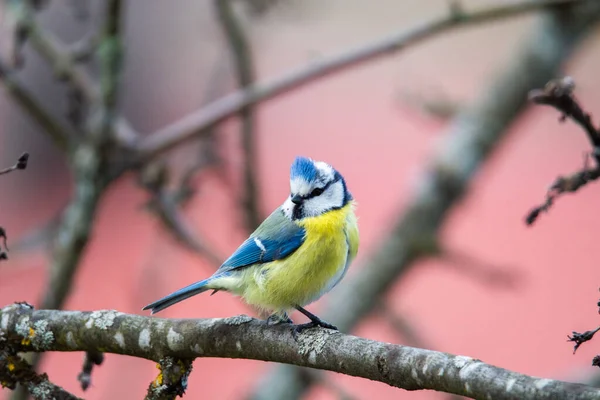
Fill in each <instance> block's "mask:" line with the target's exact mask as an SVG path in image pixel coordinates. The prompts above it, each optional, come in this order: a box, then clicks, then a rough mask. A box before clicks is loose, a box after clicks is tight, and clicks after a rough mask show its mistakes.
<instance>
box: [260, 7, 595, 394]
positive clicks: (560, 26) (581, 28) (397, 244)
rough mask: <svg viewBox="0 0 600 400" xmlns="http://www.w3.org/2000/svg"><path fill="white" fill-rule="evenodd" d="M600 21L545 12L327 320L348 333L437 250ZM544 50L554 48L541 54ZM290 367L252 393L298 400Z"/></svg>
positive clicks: (432, 163) (578, 10)
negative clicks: (486, 168) (507, 140)
mask: <svg viewBox="0 0 600 400" xmlns="http://www.w3.org/2000/svg"><path fill="white" fill-rule="evenodd" d="M599 18H600V3H598V2H586V3H581V6H580V7H573V8H572V9H567V10H564V9H559V10H555V11H553V12H549V13H547V14H544V15H543V17H542V18H541V19H540V21H539V23H540V24H539V25H538V26H536V28H535V29H534V31H533V32H532V33H531V34H530V35H528V36H527V38H528V40H527V41H526V42H525V43H524V48H522V49H521V50H520V51H519V52H518V53H517V54H516V55H512V56H511V60H514V61H512V62H511V63H510V65H509V67H508V68H506V69H505V70H503V71H502V72H501V73H500V74H498V75H497V76H495V77H492V79H491V81H490V82H491V84H490V85H489V86H487V87H484V88H483V90H482V92H481V95H480V96H479V98H478V99H475V101H474V102H473V103H472V104H471V105H470V106H466V107H464V108H463V109H462V110H461V112H460V113H459V114H458V115H457V116H456V117H455V118H454V120H453V121H452V122H451V123H450V125H449V127H448V128H447V130H446V132H445V134H444V135H442V136H441V138H440V140H441V143H439V144H438V146H436V150H437V151H436V153H434V154H433V156H432V157H431V159H430V160H429V162H428V163H427V165H426V167H425V168H424V171H423V172H422V173H421V175H420V176H419V177H417V179H416V182H417V184H418V186H417V187H416V190H415V191H414V194H413V196H412V198H411V199H410V200H409V201H408V204H407V205H406V206H405V208H404V210H405V211H404V214H403V215H401V216H400V218H399V219H398V220H397V221H396V222H395V223H394V224H393V229H392V231H391V234H390V236H389V237H388V238H387V239H386V240H384V241H382V242H381V245H380V246H379V248H377V249H376V250H375V252H374V253H373V254H372V255H371V256H370V257H368V258H367V259H368V260H369V261H368V265H365V266H362V268H356V272H355V273H354V274H352V275H350V276H348V278H346V279H345V280H344V281H343V282H342V283H341V284H340V285H339V286H338V287H336V289H335V291H333V292H332V293H330V295H329V296H328V298H327V300H328V303H327V308H326V309H325V310H324V311H322V312H321V314H322V315H321V316H322V317H323V318H324V319H325V320H327V321H333V323H335V325H336V326H337V327H338V328H340V330H342V331H346V332H348V331H350V330H351V329H352V328H353V327H354V326H355V325H356V324H357V323H358V321H360V320H361V319H362V318H363V317H364V316H365V315H366V314H368V313H369V312H370V311H371V310H372V309H373V307H374V305H375V304H377V302H378V301H379V298H380V297H381V296H382V295H384V294H385V293H386V292H387V290H388V289H389V287H390V286H391V285H392V284H394V283H395V282H397V280H398V279H401V277H402V276H404V275H405V274H406V273H407V272H408V271H409V270H410V269H411V268H412V267H413V266H414V262H415V261H416V260H418V259H420V258H422V257H430V256H431V255H433V254H435V245H436V243H438V237H437V235H438V233H437V232H438V230H439V228H440V227H441V226H442V225H443V223H444V222H445V220H446V217H447V216H448V214H449V213H450V211H451V210H452V209H453V207H454V206H455V205H456V204H457V203H458V202H459V201H460V200H461V199H462V197H463V195H464V193H465V191H466V190H467V189H468V187H469V185H470V184H471V180H472V177H473V176H474V174H475V172H476V171H477V170H478V169H479V167H480V166H481V165H482V164H483V162H484V161H485V160H486V158H487V157H488V156H489V155H490V154H491V152H492V150H493V149H494V145H495V144H496V143H497V142H499V141H500V140H501V139H502V138H503V136H504V133H505V132H506V128H507V127H508V126H509V125H510V124H511V123H512V121H513V120H514V119H515V118H517V117H518V116H519V114H520V113H521V112H522V111H523V110H524V109H525V106H526V98H527V93H528V91H529V90H530V89H531V88H534V87H539V86H540V85H543V84H544V82H546V81H547V80H548V79H550V78H551V77H553V76H555V74H556V71H557V69H558V68H559V67H560V66H561V64H562V62H563V61H564V60H565V59H566V58H567V57H568V56H569V55H570V53H571V52H572V50H573V48H574V47H575V45H576V44H577V43H578V41H579V40H580V39H581V38H582V37H583V36H584V35H585V33H587V32H588V31H589V28H590V27H591V26H593V24H594V23H596V22H597V21H598V19H599ZM540 48H544V49H547V50H548V51H544V52H540V51H539V49H540ZM290 371H292V369H289V368H288V369H286V370H285V371H284V370H283V368H279V367H276V368H274V370H273V371H272V372H271V373H270V375H269V378H268V379H267V380H266V381H265V383H264V384H263V385H262V386H261V387H260V388H257V391H256V392H255V394H254V397H253V398H254V399H260V400H266V399H279V398H283V397H285V398H286V399H297V398H299V397H300V396H301V395H302V393H303V392H304V391H305V390H306V385H305V384H304V382H305V381H300V378H299V377H298V375H297V374H290ZM275 382H276V383H275ZM267 388H268V389H267Z"/></svg>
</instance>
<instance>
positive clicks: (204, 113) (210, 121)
mask: <svg viewBox="0 0 600 400" xmlns="http://www.w3.org/2000/svg"><path fill="white" fill-rule="evenodd" d="M593 2H594V0H521V1H517V2H513V3H511V4H508V5H507V4H503V5H499V6H494V7H489V8H486V9H484V10H481V11H474V12H470V13H466V12H464V11H460V12H453V13H447V14H446V15H443V16H441V17H437V18H433V19H431V20H430V21H426V22H424V23H421V24H418V25H417V26H415V27H412V28H409V29H406V30H402V31H400V32H397V33H395V34H392V35H390V36H388V37H385V38H383V39H380V40H378V41H375V42H373V43H369V44H366V45H363V46H359V47H357V48H355V49H351V50H347V51H345V52H342V53H340V54H336V55H332V56H329V57H324V58H323V59H322V60H320V61H318V62H315V63H313V64H312V65H309V66H306V67H301V68H299V69H297V70H295V71H291V72H289V73H287V74H285V75H283V76H281V77H278V78H275V79H273V80H271V81H268V82H265V83H257V84H254V85H252V86H250V87H248V88H247V89H245V90H240V91H238V92H236V93H232V94H230V95H228V96H225V97H223V98H222V99H220V100H217V101H216V102H214V103H212V104H210V105H208V106H206V107H203V108H202V109H200V110H198V111H196V112H193V113H192V114H189V115H187V116H186V117H183V118H181V119H179V120H177V121H176V122H174V123H172V124H170V125H167V126H165V127H164V128H162V129H160V130H158V131H156V132H154V133H152V134H150V135H148V136H147V137H145V138H143V139H141V140H140V141H139V142H138V143H137V144H135V145H133V148H132V150H134V151H137V152H138V155H139V157H140V159H141V161H143V160H147V159H150V158H152V157H153V156H155V155H157V154H160V153H163V152H165V151H167V150H170V149H172V148H173V147H175V146H177V145H178V144H180V143H182V142H184V141H187V140H189V139H190V138H193V137H195V136H197V135H201V134H202V132H203V131H204V130H205V129H207V128H210V127H211V126H214V125H216V124H218V123H219V122H221V121H223V120H225V119H227V118H229V117H231V116H233V115H235V114H236V113H238V112H240V110H242V109H244V108H245V107H248V106H250V105H253V104H256V103H258V102H262V101H266V100H269V99H272V98H274V97H276V96H279V95H282V94H284V93H287V92H289V91H291V90H292V89H296V88H298V87H299V86H302V85H305V84H307V83H312V82H315V81H317V80H318V79H320V78H324V77H326V76H329V75H332V74H334V73H336V72H339V71H341V70H344V69H348V68H350V67H354V66H357V65H360V64H362V63H364V62H367V61H373V60H375V59H377V58H378V57H382V56H385V55H391V54H395V53H397V52H399V51H401V50H404V49H406V48H408V47H410V46H413V45H415V44H417V43H420V42H421V41H423V40H425V39H428V38H431V37H434V36H436V35H437V34H440V33H443V32H447V31H449V30H452V29H457V28H459V27H463V26H467V25H475V24H480V23H483V22H488V21H490V20H499V19H504V18H509V17H515V16H518V15H521V14H523V13H527V12H531V11H535V10H539V9H541V8H546V7H549V6H552V5H568V4H576V3H577V4H579V3H593Z"/></svg>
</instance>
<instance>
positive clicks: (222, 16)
mask: <svg viewBox="0 0 600 400" xmlns="http://www.w3.org/2000/svg"><path fill="white" fill-rule="evenodd" d="M232 3H233V1H232V0H215V8H216V10H217V15H218V17H219V21H220V24H221V28H222V30H223V33H224V34H225V37H226V38H227V42H228V43H229V51H230V53H231V57H232V58H233V61H234V64H235V70H236V75H237V81H238V85H239V87H240V89H241V90H244V89H246V88H249V87H251V86H252V85H253V84H254V62H253V61H252V51H251V49H250V43H249V40H248V38H247V36H246V34H245V33H244V29H243V27H242V23H241V21H240V20H239V18H237V16H236V15H235V10H234V9H233V4H232ZM239 115H240V119H241V124H242V128H241V134H242V149H243V152H244V157H243V164H242V175H243V176H244V189H243V192H242V209H243V210H244V212H245V220H246V229H247V230H248V232H252V231H253V230H254V229H256V227H258V225H259V224H260V222H261V221H262V217H261V215H260V211H259V209H258V193H257V192H258V187H257V183H256V173H255V170H256V168H257V164H258V162H257V156H256V143H257V141H256V134H255V131H256V128H255V125H256V123H255V120H256V118H255V117H254V111H253V109H252V105H251V104H248V105H246V106H245V107H243V108H241V109H240V113H239Z"/></svg>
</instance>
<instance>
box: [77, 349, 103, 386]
mask: <svg viewBox="0 0 600 400" xmlns="http://www.w3.org/2000/svg"><path fill="white" fill-rule="evenodd" d="M103 362H104V354H103V353H99V352H93V351H86V352H85V358H84V359H83V366H82V367H81V372H80V373H79V375H78V376H77V380H78V381H79V383H80V384H81V390H83V391H86V390H87V389H88V388H89V387H90V385H91V384H92V371H93V370H94V366H95V365H102V363H103Z"/></svg>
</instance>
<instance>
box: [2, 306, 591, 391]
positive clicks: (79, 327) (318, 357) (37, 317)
mask: <svg viewBox="0 0 600 400" xmlns="http://www.w3.org/2000/svg"><path fill="white" fill-rule="evenodd" d="M0 321H1V323H0V329H1V331H2V332H3V333H4V336H5V338H6V341H5V342H3V343H2V344H0V346H1V348H2V349H6V348H8V347H10V348H12V349H14V350H16V351H36V352H46V351H88V352H89V351H92V352H93V351H96V352H98V351H100V350H102V351H104V352H109V353H113V354H122V355H128V356H134V357H139V358H145V359H148V360H153V361H156V362H159V363H164V362H165V359H166V358H167V357H170V358H171V359H172V360H193V359H195V358H197V357H227V358H244V359H252V360H262V361H272V362H279V363H285V364H293V365H299V366H305V367H310V368H317V369H324V370H329V371H335V372H339V373H343V374H346V375H350V376H357V377H362V378H366V379H371V380H375V381H379V382H383V383H386V384H388V385H391V386H394V387H398V388H403V389H406V390H423V389H431V390H437V391H442V392H447V393H454V394H460V395H463V396H469V397H473V398H481V399H483V398H494V399H514V398H519V399H522V400H527V399H551V398H565V397H566V396H567V394H568V396H569V398H570V399H572V400H577V399H598V398H600V390H599V389H596V388H592V387H589V386H586V385H580V384H573V383H567V382H561V381H556V380H551V379H541V378H534V377H530V376H527V375H523V374H519V373H516V372H511V371H508V370H506V369H502V368H498V367H495V366H493V365H489V364H486V363H484V362H482V361H480V360H476V359H472V358H470V357H464V356H457V355H452V354H447V353H441V352H436V351H431V350H424V349H418V348H413V347H408V346H399V345H394V344H390V343H382V342H377V341H374V340H368V339H363V338H360V337H356V336H351V335H345V334H342V333H339V332H333V331H329V330H325V329H312V330H308V331H306V332H304V333H302V334H300V335H299V336H298V339H297V341H296V340H295V339H294V337H293V336H292V333H291V328H290V326H289V325H287V324H280V325H277V326H268V325H267V324H266V323H265V322H264V321H260V320H256V319H253V318H250V317H248V316H244V315H242V316H237V317H232V318H226V319H162V318H153V317H142V316H138V315H131V314H124V313H120V312H116V311H111V310H102V311H94V312H78V311H58V310H39V311H35V310H33V309H32V308H31V307H30V306H27V305H24V304H13V305H10V306H7V307H5V308H3V309H1V310H0ZM189 365H190V364H189V362H188V363H187V364H186V363H184V365H183V368H182V370H185V369H186V368H188V367H189ZM186 366H187V367H186ZM161 368H162V366H161ZM161 370H162V369H161ZM180 372H181V371H180Z"/></svg>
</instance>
